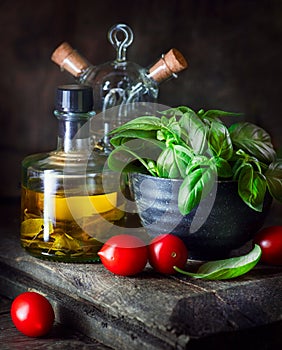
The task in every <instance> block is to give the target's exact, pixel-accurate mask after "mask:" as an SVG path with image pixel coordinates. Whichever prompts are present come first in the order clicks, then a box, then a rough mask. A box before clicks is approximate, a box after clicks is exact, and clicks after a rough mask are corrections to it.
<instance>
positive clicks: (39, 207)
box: [21, 85, 124, 262]
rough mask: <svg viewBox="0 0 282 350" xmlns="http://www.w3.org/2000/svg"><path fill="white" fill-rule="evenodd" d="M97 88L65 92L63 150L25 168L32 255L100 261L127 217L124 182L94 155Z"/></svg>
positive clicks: (25, 241) (25, 225) (24, 234)
mask: <svg viewBox="0 0 282 350" xmlns="http://www.w3.org/2000/svg"><path fill="white" fill-rule="evenodd" d="M92 109H93V91H92V88H91V87H89V86H85V85H64V86H59V87H58V89H57V92H56V109H55V111H54V115H55V116H56V118H57V119H58V122H59V132H58V142H57V149H56V150H54V151H51V152H49V153H40V154H35V155H31V156H28V157H26V158H25V159H24V160H23V162H22V200H21V244H22V246H23V248H24V249H25V250H26V251H27V252H28V253H30V254H31V255H33V256H35V257H38V258H43V259H49V260H55V261H63V262H93V261H98V256H97V251H98V250H99V249H100V248H101V246H102V244H103V243H104V242H105V240H107V239H108V238H109V237H110V236H111V234H112V232H113V229H114V228H115V226H116V225H118V224H119V221H120V220H121V219H122V218H123V216H124V205H123V198H124V196H123V181H122V180H121V179H120V176H119V174H116V173H114V172H112V171H110V170H109V169H108V168H107V164H106V159H107V158H106V156H103V155H99V154H98V153H95V152H92V145H91V137H90V136H91V135H90V130H91V126H90V124H91V120H92V119H93V116H94V115H95V113H94V112H93V111H92Z"/></svg>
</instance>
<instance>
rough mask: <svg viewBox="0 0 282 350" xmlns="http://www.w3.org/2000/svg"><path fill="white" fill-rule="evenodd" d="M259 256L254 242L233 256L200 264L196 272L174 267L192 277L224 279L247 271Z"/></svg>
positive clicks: (259, 252) (258, 248) (257, 247)
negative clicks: (241, 253) (244, 250)
mask: <svg viewBox="0 0 282 350" xmlns="http://www.w3.org/2000/svg"><path fill="white" fill-rule="evenodd" d="M260 257H261V248H260V246H259V245H257V244H255V246H254V248H253V250H251V251H250V252H249V253H248V254H246V255H243V256H238V257H235V258H230V259H224V260H215V261H209V262H207V263H204V264H203V265H201V266H200V267H199V269H198V271H197V272H196V273H192V272H188V271H184V270H182V269H180V268H178V267H177V266H174V269H175V270H176V271H177V272H179V273H182V274H184V275H187V276H190V277H193V278H202V279H208V280H225V279H231V278H235V277H238V276H241V275H244V274H245V273H247V272H249V271H250V270H251V269H252V268H254V267H255V266H256V264H257V263H258V262H259V260H260Z"/></svg>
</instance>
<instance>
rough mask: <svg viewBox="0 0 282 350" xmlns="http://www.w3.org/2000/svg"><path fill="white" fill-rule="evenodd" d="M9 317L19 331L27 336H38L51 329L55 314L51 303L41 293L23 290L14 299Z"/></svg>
mask: <svg viewBox="0 0 282 350" xmlns="http://www.w3.org/2000/svg"><path fill="white" fill-rule="evenodd" d="M11 317H12V321H13V323H14V325H15V326H16V328H17V329H18V330H19V331H20V332H22V333H23V334H25V335H27V336H29V337H40V336H43V335H45V334H47V333H48V332H49V331H50V330H51V328H52V326H53V323H54V319H55V314H54V310H53V308H52V305H51V304H50V303H49V301H48V300H47V299H46V298H45V297H44V296H43V295H41V294H39V293H36V292H25V293H22V294H20V295H18V296H17V297H16V298H15V299H14V301H13V303H12V306H11Z"/></svg>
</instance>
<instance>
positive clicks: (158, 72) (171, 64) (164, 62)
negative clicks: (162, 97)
mask: <svg viewBox="0 0 282 350" xmlns="http://www.w3.org/2000/svg"><path fill="white" fill-rule="evenodd" d="M187 66H188V63H187V61H186V60H185V58H184V56H183V55H182V54H181V53H180V52H179V51H178V50H177V49H171V50H170V51H168V52H167V53H166V54H163V55H162V56H161V58H160V59H159V60H158V61H157V62H156V63H155V64H153V65H152V66H151V67H150V68H149V69H148V73H147V76H148V78H150V79H152V80H154V81H155V82H157V83H158V84H160V83H161V82H163V81H165V80H168V79H169V78H172V77H173V78H177V73H179V72H181V71H182V70H184V69H186V68H187Z"/></svg>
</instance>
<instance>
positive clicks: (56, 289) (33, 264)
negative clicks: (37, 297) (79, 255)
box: [0, 216, 282, 350]
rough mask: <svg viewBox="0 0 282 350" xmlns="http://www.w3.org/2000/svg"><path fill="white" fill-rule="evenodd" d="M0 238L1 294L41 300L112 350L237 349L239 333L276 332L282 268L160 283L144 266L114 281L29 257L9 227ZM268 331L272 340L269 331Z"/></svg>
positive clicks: (281, 308) (94, 267) (94, 271)
mask: <svg viewBox="0 0 282 350" xmlns="http://www.w3.org/2000/svg"><path fill="white" fill-rule="evenodd" d="M7 217H8V216H7ZM10 218H12V217H10ZM13 220H14V219H13ZM12 228H13V229H12ZM0 236H1V248H2V249H0V293H2V294H5V295H6V296H9V297H10V298H13V297H15V296H16V295H17V294H18V293H20V292H22V291H24V290H27V289H28V288H33V289H35V290H38V291H40V292H42V293H46V295H47V296H48V298H49V299H50V300H51V302H52V304H53V305H54V308H55V313H56V320H57V322H60V323H62V324H64V325H65V326H68V327H72V328H74V329H76V330H77V331H80V332H82V333H84V334H85V335H87V336H88V337H91V338H94V339H98V340H99V341H101V342H102V343H104V344H106V345H107V346H110V347H113V348H115V349H138V350H139V349H162V350H163V349H175V348H177V349H186V348H189V349H190V348H191V349H194V348H195V349H196V348H197V344H199V346H200V345H201V344H207V345H209V344H211V343H213V344H215V347H217V348H218V346H219V344H220V343H221V342H222V339H229V340H230V342H231V344H232V342H233V341H234V339H235V340H236V341H235V343H234V344H236V346H238V344H239V343H238V342H239V340H238V339H241V335H242V332H243V334H245V335H246V334H248V335H250V334H254V332H255V331H256V329H258V330H259V331H260V330H261V331H262V332H263V330H265V331H266V332H267V334H274V336H276V335H278V334H279V332H278V329H280V331H281V330H282V268H279V267H272V268H270V267H266V266H264V265H259V266H258V267H257V268H256V269H254V270H253V271H251V272H250V273H248V274H247V275H245V276H242V277H241V278H238V279H236V280H231V281H201V280H193V279H190V278H188V277H185V276H183V277H179V276H175V277H166V276H162V275H160V274H156V273H154V272H153V271H152V269H151V268H150V267H149V266H147V268H146V269H145V270H144V272H143V273H142V274H140V275H139V276H138V277H120V276H116V275H113V274H111V273H110V272H108V271H107V270H105V268H104V267H103V266H102V265H101V264H64V263H55V262H48V261H43V260H38V259H36V258H33V257H31V256H29V255H28V254H26V253H25V252H24V251H23V250H22V248H21V247H20V243H19V233H18V227H17V226H16V225H14V226H13V225H12V222H11V224H10V225H5V226H3V227H2V228H1V229H0ZM272 324H273V325H275V327H274V329H275V331H274V333H271V329H269V328H267V327H270V325H272ZM262 334H263V333H262ZM242 339H244V338H242ZM256 339H258V337H255V336H253V341H254V340H256ZM275 339H276V338H275ZM280 339H281V338H280ZM278 341H279V340H278ZM281 343H282V339H281ZM281 343H280V345H282V344H281ZM228 347H229V348H230V349H232V346H231V345H228ZM199 348H200V347H199ZM234 348H236V347H234Z"/></svg>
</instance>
